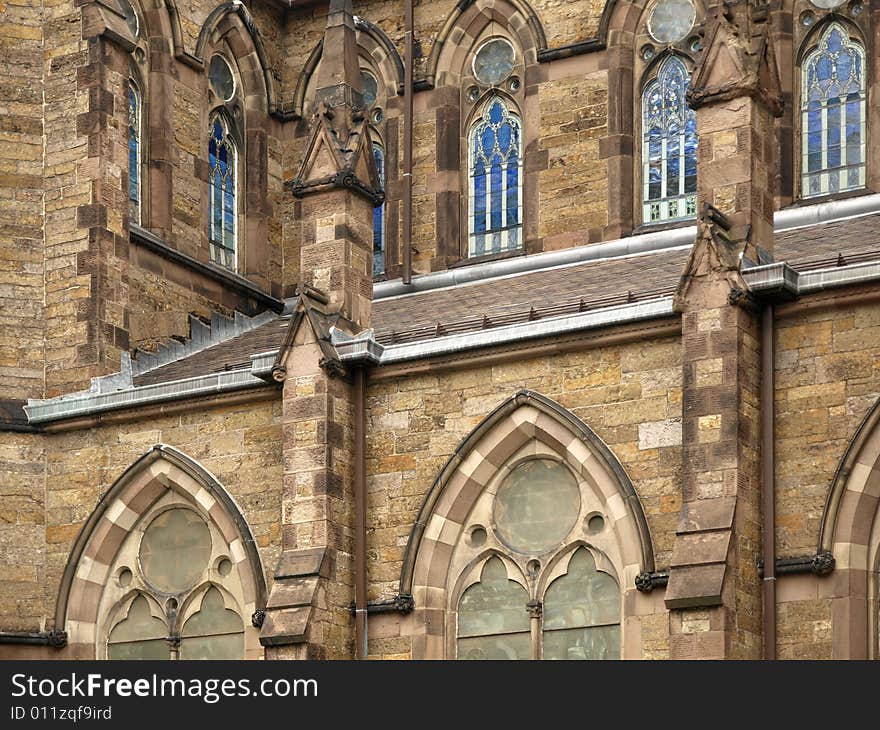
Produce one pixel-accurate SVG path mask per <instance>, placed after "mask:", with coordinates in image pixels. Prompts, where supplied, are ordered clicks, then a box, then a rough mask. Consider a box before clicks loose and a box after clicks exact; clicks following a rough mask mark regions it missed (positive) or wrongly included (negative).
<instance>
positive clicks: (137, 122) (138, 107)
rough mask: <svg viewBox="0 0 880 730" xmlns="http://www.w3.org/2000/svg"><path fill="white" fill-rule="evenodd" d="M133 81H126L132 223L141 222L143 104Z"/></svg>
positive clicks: (129, 197) (129, 205) (139, 91)
mask: <svg viewBox="0 0 880 730" xmlns="http://www.w3.org/2000/svg"><path fill="white" fill-rule="evenodd" d="M142 98H143V97H142V95H141V90H140V87H139V86H138V84H137V82H136V81H135V80H134V79H129V81H128V215H129V218H130V220H131V222H132V223H135V224H137V225H140V222H141V154H142V146H141V145H142V143H141V127H142V124H143V103H142V101H141V99H142Z"/></svg>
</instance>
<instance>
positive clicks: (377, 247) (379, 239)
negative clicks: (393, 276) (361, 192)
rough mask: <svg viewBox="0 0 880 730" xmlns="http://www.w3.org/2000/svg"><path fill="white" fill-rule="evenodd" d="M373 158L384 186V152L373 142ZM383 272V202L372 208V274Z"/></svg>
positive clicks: (376, 274) (380, 181)
mask: <svg viewBox="0 0 880 730" xmlns="http://www.w3.org/2000/svg"><path fill="white" fill-rule="evenodd" d="M373 159H374V160H375V161H376V170H377V171H378V172H379V183H380V184H381V185H382V187H383V188H384V187H385V152H384V151H383V149H382V145H380V144H376V143H373ZM384 273H385V203H384V202H383V203H382V204H381V205H377V206H376V207H375V208H373V276H379V275H380V274H384Z"/></svg>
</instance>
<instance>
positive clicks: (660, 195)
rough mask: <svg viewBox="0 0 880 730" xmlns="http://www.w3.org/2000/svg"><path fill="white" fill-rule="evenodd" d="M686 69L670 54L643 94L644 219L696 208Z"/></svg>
mask: <svg viewBox="0 0 880 730" xmlns="http://www.w3.org/2000/svg"><path fill="white" fill-rule="evenodd" d="M689 84H690V75H689V74H688V71H687V69H686V68H685V66H684V63H682V61H681V60H680V59H679V58H677V57H676V56H670V57H669V58H667V59H666V60H665V61H664V62H663V64H662V65H661V66H660V71H659V73H658V74H657V77H656V78H655V79H654V80H653V81H651V82H650V83H649V84H648V85H647V86H646V87H645V91H644V93H643V94H642V160H643V165H642V168H643V173H642V189H643V196H642V197H643V201H644V207H643V222H645V223H656V222H659V221H670V220H681V219H685V218H693V217H694V216H695V215H696V212H697V117H696V114H695V113H694V111H693V110H692V109H690V108H689V107H688V104H687V101H686V99H685V93H686V92H687V89H688V85H689Z"/></svg>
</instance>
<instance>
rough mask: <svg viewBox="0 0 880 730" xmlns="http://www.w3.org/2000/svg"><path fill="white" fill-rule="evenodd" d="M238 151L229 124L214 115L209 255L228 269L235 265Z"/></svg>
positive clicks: (209, 201)
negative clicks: (228, 127) (227, 125)
mask: <svg viewBox="0 0 880 730" xmlns="http://www.w3.org/2000/svg"><path fill="white" fill-rule="evenodd" d="M237 164H238V162H237V152H236V148H235V142H234V141H233V140H232V137H231V136H230V134H229V131H228V129H227V128H226V125H225V124H224V123H223V121H222V120H221V119H220V117H215V118H214V121H213V123H212V125H211V137H210V139H209V140H208V166H209V178H208V229H209V231H208V237H209V244H210V258H211V261H212V262H213V263H215V264H220V265H221V266H225V267H226V268H227V269H233V270H234V269H235V267H236V236H237V233H236V228H237V218H238V208H237V202H236V198H237V194H238V189H237V184H236V179H237Z"/></svg>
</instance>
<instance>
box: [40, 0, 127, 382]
mask: <svg viewBox="0 0 880 730" xmlns="http://www.w3.org/2000/svg"><path fill="white" fill-rule="evenodd" d="M71 11H72V16H71V17H74V16H75V15H77V14H78V12H79V11H74V10H73V8H72V7H71ZM81 13H82V23H81V25H80V24H79V23H77V24H76V25H75V26H70V27H71V28H74V27H75V28H76V30H77V33H81V38H80V39H79V40H80V49H81V53H80V55H79V57H78V58H79V61H80V62H79V63H78V64H77V63H75V62H74V63H73V64H72V66H73V67H74V68H75V69H76V72H75V78H67V75H66V74H60V75H59V77H58V78H56V77H55V74H54V73H52V69H53V66H52V65H50V66H49V73H48V75H47V79H46V92H47V109H52V110H53V111H52V112H47V129H46V133H47V138H48V139H50V142H49V144H48V145H47V148H46V188H47V191H48V190H52V193H47V200H46V249H45V250H46V263H45V267H46V298H45V304H46V309H45V317H46V341H45V346H46V361H47V366H46V389H47V395H50V396H51V395H55V394H58V393H59V392H64V391H70V390H76V389H78V388H81V387H84V386H87V385H88V382H89V378H91V377H95V376H98V375H103V374H106V373H108V372H114V371H116V370H118V369H119V359H120V353H121V352H122V351H127V350H128V347H129V338H128V322H127V319H128V313H127V304H128V271H127V268H128V263H127V259H128V196H127V194H126V189H127V185H128V159H127V154H128V153H127V148H128V102H127V99H128V68H129V63H130V59H129V52H130V51H131V50H132V49H133V48H134V43H133V40H132V38H131V36H130V34H129V31H128V29H127V27H126V25H125V22H124V20H123V18H122V15H121V14H120V13H119V11H118V9H117V7H116V6H115V4H113V5H112V6H111V4H110V3H106V4H105V3H104V2H102V1H101V0H97V1H96V2H93V3H88V4H84V5H83V6H82V8H81ZM66 32H67V28H65V29H64V31H63V33H66ZM53 40H54V39H53ZM70 40H72V41H73V42H74V43H75V42H76V40H74V39H72V38H71V39H70ZM58 68H59V71H61V70H62V69H64V66H63V65H61V64H59V65H58ZM62 77H63V83H61V82H62ZM71 81H72V82H73V83H72V84H71ZM50 128H51V130H50Z"/></svg>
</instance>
